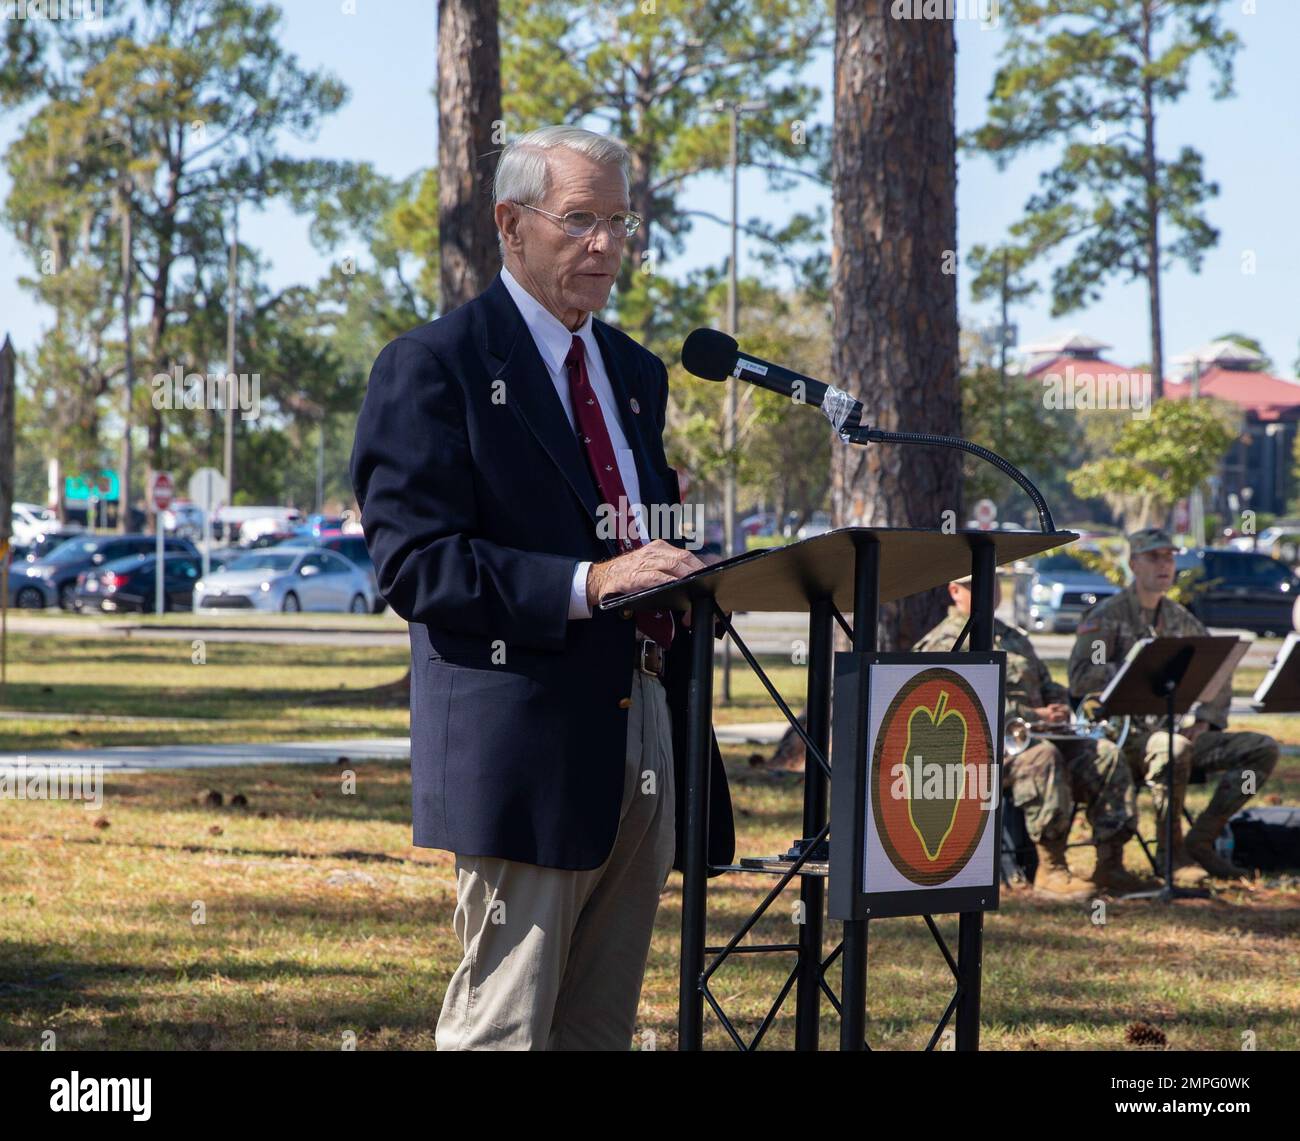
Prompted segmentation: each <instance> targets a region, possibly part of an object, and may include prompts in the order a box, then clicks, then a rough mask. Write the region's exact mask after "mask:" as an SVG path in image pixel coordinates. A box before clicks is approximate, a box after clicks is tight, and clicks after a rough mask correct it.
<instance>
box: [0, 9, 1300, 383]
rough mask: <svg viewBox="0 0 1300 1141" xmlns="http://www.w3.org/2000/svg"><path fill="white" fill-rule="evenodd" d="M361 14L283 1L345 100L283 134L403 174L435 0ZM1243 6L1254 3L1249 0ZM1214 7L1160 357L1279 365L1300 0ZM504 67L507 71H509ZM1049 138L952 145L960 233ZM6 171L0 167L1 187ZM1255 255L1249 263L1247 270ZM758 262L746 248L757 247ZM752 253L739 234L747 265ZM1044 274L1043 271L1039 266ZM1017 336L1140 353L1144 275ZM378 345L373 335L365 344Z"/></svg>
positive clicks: (1174, 144) (42, 317)
mask: <svg viewBox="0 0 1300 1141" xmlns="http://www.w3.org/2000/svg"><path fill="white" fill-rule="evenodd" d="M355 5H356V8H357V13H356V14H355V15H345V14H343V12H342V9H343V7H344V5H343V3H342V0H282V4H281V7H282V9H283V12H284V17H285V20H284V39H285V43H286V45H287V47H288V48H289V49H290V50H291V51H293V52H294V53H296V54H297V55H298V57H299V58H300V60H301V61H302V62H303V63H304V64H305V65H308V66H313V67H324V68H327V69H329V70H331V71H333V72H334V73H335V74H337V75H338V76H339V77H340V78H341V79H342V80H343V81H344V82H345V83H346V84H347V86H348V87H349V88H350V90H351V99H350V101H349V102H348V104H347V105H346V106H345V107H344V108H343V110H342V111H341V112H339V113H338V114H337V115H335V116H333V117H331V118H330V119H329V120H328V121H327V122H326V123H325V124H324V125H323V126H322V128H321V130H320V133H319V136H318V137H317V138H316V139H315V140H312V141H307V142H300V141H298V140H290V141H289V142H288V149H290V150H292V151H293V152H295V153H302V154H319V155H322V156H332V157H341V158H350V159H356V160H362V159H365V160H369V161H371V162H373V163H374V164H375V165H376V166H377V167H378V168H379V169H380V170H382V171H384V172H385V173H387V174H390V175H393V176H402V175H406V174H408V173H410V172H411V171H413V170H415V169H417V168H419V167H422V166H426V165H429V164H430V163H432V162H433V161H434V158H435V156H436V129H437V123H436V114H435V108H434V104H433V99H432V95H431V89H432V87H433V83H434V68H435V48H434V37H435V15H434V14H435V11H436V4H435V2H434V0H355ZM1252 7H1253V8H1254V9H1255V11H1254V12H1253V14H1251V13H1248V12H1246V11H1243V9H1250V8H1252ZM1224 14H1225V18H1226V21H1227V23H1228V24H1229V26H1231V27H1232V28H1233V29H1234V30H1235V31H1236V32H1237V33H1238V35H1239V36H1240V37H1241V39H1242V41H1243V45H1242V49H1241V51H1240V52H1239V53H1238V56H1237V67H1236V94H1235V95H1234V97H1233V98H1231V99H1228V100H1226V101H1222V102H1216V101H1215V100H1213V99H1212V98H1211V97H1210V93H1209V88H1210V82H1209V72H1208V70H1207V69H1206V68H1205V67H1204V66H1203V65H1202V66H1200V67H1199V68H1198V70H1197V71H1196V72H1195V73H1194V80H1193V85H1192V90H1191V91H1189V93H1188V94H1187V95H1186V96H1185V97H1184V99H1183V101H1182V102H1181V103H1180V104H1178V105H1177V106H1175V107H1172V108H1167V109H1166V110H1165V111H1164V112H1163V116H1162V119H1161V121H1160V125H1159V127H1158V131H1159V136H1158V137H1159V146H1160V149H1161V152H1162V154H1164V155H1171V154H1172V153H1174V152H1175V150H1176V149H1177V148H1179V147H1181V146H1183V145H1188V144H1190V145H1194V146H1195V147H1197V148H1198V149H1199V150H1200V151H1201V152H1202V154H1203V155H1204V157H1205V168H1206V171H1207V173H1208V175H1209V177H1210V178H1212V179H1213V180H1215V181H1217V182H1218V183H1219V185H1220V195H1219V197H1218V198H1216V199H1214V200H1212V201H1211V203H1210V206H1209V218H1210V221H1211V223H1212V224H1213V225H1214V226H1216V227H1217V228H1218V229H1219V230H1220V239H1219V244H1218V246H1217V247H1216V248H1215V249H1214V250H1213V251H1211V252H1210V253H1209V254H1208V256H1207V257H1206V260H1205V263H1204V266H1203V268H1202V270H1201V272H1200V274H1193V273H1191V272H1190V271H1188V270H1186V269H1184V268H1182V267H1177V268H1174V269H1172V270H1170V271H1169V272H1168V273H1167V274H1166V276H1165V281H1164V322H1165V346H1166V364H1167V365H1168V363H1169V358H1170V357H1172V356H1174V355H1176V354H1178V353H1180V352H1182V351H1184V350H1186V349H1188V348H1191V347H1193V346H1195V345H1199V344H1202V343H1204V342H1205V341H1206V340H1208V339H1209V338H1210V337H1211V336H1214V335H1217V334H1219V333H1223V332H1226V331H1228V330H1239V331H1242V332H1245V333H1248V334H1251V335H1254V336H1256V337H1258V338H1260V340H1261V341H1262V342H1263V344H1264V348H1265V350H1266V352H1268V353H1269V354H1270V355H1271V356H1272V357H1273V359H1274V371H1275V372H1277V373H1279V374H1280V375H1284V376H1293V375H1294V367H1293V366H1294V362H1295V360H1296V357H1297V355H1300V227H1298V226H1297V224H1296V212H1297V211H1296V203H1297V194H1298V191H1300V97H1298V96H1297V90H1296V73H1295V45H1296V44H1297V43H1300V2H1297V0H1253V2H1252V0H1229V3H1227V4H1226V5H1225V8H1224ZM1002 39H1003V36H1002V33H1001V31H999V30H997V29H991V30H986V29H982V28H981V26H980V25H979V24H978V23H976V22H974V21H967V20H959V21H958V30H957V43H958V52H957V120H958V128H959V129H960V130H965V129H967V128H970V127H973V126H975V125H977V124H978V123H979V122H980V121H982V118H983V115H984V108H985V99H986V97H987V94H988V91H989V87H990V83H991V79H992V76H993V72H994V70H995V67H996V62H997V52H998V49H999V47H1000V45H1001V43H1002ZM806 78H807V79H808V80H809V81H811V82H814V83H816V84H818V85H819V86H820V87H821V88H822V90H823V92H824V95H825V98H824V101H823V107H822V118H823V120H824V121H829V120H830V117H831V108H830V101H829V100H830V87H831V62H830V58H829V53H827V55H826V56H824V57H823V58H820V59H819V60H817V61H816V62H815V63H814V65H813V66H812V67H810V68H809V70H808V72H807V73H806ZM506 79H507V82H509V77H508V76H507V77H506ZM17 127H18V124H17V122H16V116H14V115H9V116H8V117H6V118H4V119H0V147H3V146H7V145H8V143H9V142H10V141H11V140H12V138H13V137H14V135H15V133H16V130H17ZM1049 159H1050V154H1049V153H1048V152H1046V151H1042V152H1035V153H1031V154H1029V155H1027V156H1025V157H1024V158H1022V159H1020V160H1017V162H1015V163H1014V164H1013V165H1012V166H1010V167H1009V168H1008V169H1007V170H1006V171H1003V172H999V171H998V170H997V169H996V167H995V166H994V165H993V163H992V162H990V161H988V160H985V159H981V158H972V157H967V156H963V157H962V158H961V159H960V165H959V170H958V202H957V205H958V248H959V250H960V251H962V252H963V253H964V251H965V250H968V249H969V248H970V247H971V245H973V244H975V243H977V242H986V243H987V242H996V241H998V240H999V239H1000V238H1001V237H1002V236H1003V235H1004V234H1005V232H1006V228H1007V226H1008V225H1009V224H1010V223H1011V222H1013V221H1014V220H1015V219H1016V217H1017V216H1018V214H1019V212H1020V210H1021V208H1022V207H1023V205H1024V203H1025V201H1026V199H1027V198H1028V197H1029V195H1030V194H1032V193H1033V191H1034V189H1035V187H1036V185H1037V177H1038V173H1039V171H1040V170H1042V169H1043V168H1044V166H1045V164H1046V163H1047V162H1048V161H1049ZM7 190H8V184H7V181H6V180H5V179H4V176H3V175H0V194H3V193H7ZM725 200H726V199H725V181H724V180H723V179H721V178H701V179H698V180H697V181H696V182H695V183H693V184H692V185H691V186H690V188H689V191H688V193H687V194H686V196H685V197H684V199H683V202H684V205H686V206H687V207H693V206H694V207H700V208H705V209H713V210H717V209H719V205H718V204H719V202H724V203H725ZM819 200H820V201H823V202H825V203H826V204H827V205H829V193H828V192H823V191H821V190H819V189H818V188H816V187H814V186H813V185H812V184H810V183H809V184H806V185H804V186H801V187H800V188H799V189H798V190H796V191H794V192H791V193H789V194H775V193H771V192H769V191H768V190H767V189H766V186H765V181H764V179H763V177H762V176H761V175H759V174H756V173H747V174H742V179H741V215H742V217H750V216H752V215H754V214H758V215H761V216H762V217H764V218H765V219H767V220H768V221H770V222H774V223H776V222H780V221H782V220H783V219H784V218H786V217H787V216H788V215H789V214H790V213H792V212H793V211H795V210H797V209H807V208H809V207H810V206H811V205H812V204H814V203H815V202H817V201H819ZM240 228H241V237H243V238H245V239H246V240H249V241H251V242H253V243H254V244H256V245H257V246H259V247H260V248H261V250H262V252H263V255H264V256H265V257H267V258H269V259H270V262H271V270H270V275H269V279H270V284H271V285H272V287H281V286H283V285H286V284H288V283H291V282H295V281H311V280H314V279H315V277H316V276H317V275H318V274H319V273H320V272H322V270H323V269H324V261H323V259H322V258H321V257H320V256H319V255H317V254H316V253H315V251H314V250H313V249H312V248H311V246H310V244H309V243H308V241H307V233H306V231H307V220H306V219H305V218H299V217H296V216H295V215H293V214H292V213H291V212H290V211H288V210H287V209H285V208H282V207H280V206H276V205H274V204H273V205H271V206H269V207H267V208H266V209H264V210H262V211H261V212H258V213H247V212H246V213H245V214H244V215H243V216H241V220H240ZM727 241H728V239H727V232H726V230H725V229H724V228H723V227H720V226H717V225H715V224H713V223H711V222H707V221H704V220H702V219H697V220H696V227H695V231H694V236H693V238H692V240H691V242H690V243H689V250H688V251H687V252H686V254H684V255H683V256H682V257H681V258H679V259H676V260H675V261H673V262H670V263H660V266H661V269H662V271H663V272H667V273H670V274H674V273H678V272H685V271H686V270H688V269H691V268H695V267H697V266H699V265H703V264H707V263H714V264H720V263H721V262H722V261H723V259H724V257H725V256H726V252H727ZM1252 254H1253V258H1254V262H1255V267H1256V268H1255V272H1254V273H1253V274H1245V273H1243V272H1242V264H1243V259H1244V258H1247V257H1248V256H1250V255H1252ZM750 264H751V266H752V262H751V263H750ZM744 270H745V255H744V252H743V249H742V272H744ZM26 272H28V267H27V266H26V264H25V263H24V262H23V259H22V258H21V257H20V255H19V252H18V249H17V247H16V246H15V244H14V243H13V241H12V239H11V238H10V237H9V235H8V234H7V233H3V232H0V334H3V333H4V332H5V331H8V332H9V333H11V335H13V337H14V340H15V342H16V344H17V346H18V347H19V348H20V349H26V348H29V347H30V346H31V345H32V343H33V341H34V339H35V336H36V333H37V330H38V329H39V328H40V327H42V326H43V325H45V324H46V323H47V322H48V314H47V313H45V312H44V311H43V310H41V309H40V307H38V306H36V305H35V304H34V303H33V302H32V301H31V299H30V297H29V296H28V295H27V294H26V293H25V292H24V291H23V290H21V289H20V288H19V286H18V284H17V278H18V276H19V275H20V273H26ZM958 280H959V305H960V313H961V318H962V320H963V322H964V323H972V324H973V323H977V322H979V321H981V320H983V319H985V318H988V317H990V316H992V315H993V313H994V309H993V307H992V306H991V305H987V304H986V305H975V304H974V303H972V302H971V301H970V295H969V275H968V274H965V273H963V274H962V275H961V276H960V277H959V279H958ZM1040 280H1042V281H1044V282H1045V281H1046V271H1045V270H1044V271H1043V272H1042V276H1041V277H1040ZM1012 319H1013V320H1014V321H1015V322H1016V323H1017V324H1018V326H1019V329H1020V333H1021V339H1022V341H1024V342H1029V341H1034V340H1039V339H1042V338H1044V337H1046V336H1050V335H1052V334H1053V333H1059V332H1063V331H1065V330H1068V329H1071V328H1081V329H1084V330H1086V331H1088V332H1090V333H1092V334H1093V335H1095V336H1098V337H1100V338H1101V339H1103V340H1104V341H1107V342H1109V343H1110V344H1112V345H1113V346H1114V347H1113V349H1112V350H1111V351H1110V352H1109V353H1108V355H1109V356H1111V357H1112V358H1113V359H1116V360H1118V361H1120V362H1122V363H1134V362H1137V361H1141V360H1145V359H1147V356H1148V350H1147V345H1148V332H1147V322H1146V291H1145V288H1144V287H1143V286H1142V285H1141V283H1132V284H1121V283H1120V282H1118V281H1115V282H1112V283H1110V284H1109V285H1107V287H1106V291H1105V295H1104V297H1103V298H1102V299H1101V300H1100V301H1099V302H1097V303H1096V304H1094V305H1092V306H1091V307H1089V308H1088V309H1085V310H1081V311H1078V312H1075V313H1072V314H1068V315H1066V316H1064V317H1061V318H1053V317H1051V316H1050V313H1049V308H1048V301H1047V299H1046V297H1044V296H1038V297H1035V298H1033V299H1031V300H1030V301H1029V302H1027V303H1026V304H1024V305H1023V306H1021V307H1020V308H1019V309H1018V310H1016V311H1014V312H1013V314H1012ZM379 347H380V346H376V351H377V350H378V349H379Z"/></svg>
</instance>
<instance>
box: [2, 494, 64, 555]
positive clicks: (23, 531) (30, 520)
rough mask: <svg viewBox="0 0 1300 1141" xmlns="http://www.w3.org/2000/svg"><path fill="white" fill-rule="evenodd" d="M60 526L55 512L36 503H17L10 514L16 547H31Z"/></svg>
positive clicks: (11, 532) (10, 523) (12, 537)
mask: <svg viewBox="0 0 1300 1141" xmlns="http://www.w3.org/2000/svg"><path fill="white" fill-rule="evenodd" d="M58 525H59V519H58V516H57V515H55V514H54V512H53V511H51V510H49V508H47V507H38V506H37V505H36V504H35V503H15V504H14V505H13V510H12V511H11V512H10V514H9V534H10V536H11V539H12V542H13V545H14V546H16V547H30V546H31V545H32V544H33V543H34V542H36V540H37V539H39V538H40V537H41V536H42V535H44V534H47V533H48V532H50V531H53V530H56V529H57V528H58Z"/></svg>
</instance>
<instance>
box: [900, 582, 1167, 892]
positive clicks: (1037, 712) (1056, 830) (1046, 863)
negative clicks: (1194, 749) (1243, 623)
mask: <svg viewBox="0 0 1300 1141" xmlns="http://www.w3.org/2000/svg"><path fill="white" fill-rule="evenodd" d="M948 593H949V595H950V596H951V597H952V606H950V607H949V609H948V617H947V618H945V619H944V620H943V622H941V623H940V624H939V625H938V626H936V627H935V628H934V629H933V630H931V631H930V632H929V633H928V634H926V635H925V636H924V637H923V638H922V639H921V640H920V641H919V642H917V643H916V645H915V646H913V647H912V649H913V650H918V651H941V650H951V649H952V647H953V644H954V643H955V642H956V640H957V638H958V636H959V635H960V634H961V631H962V627H963V626H965V624H966V620H967V618H968V617H969V615H970V597H971V592H970V576H969V575H968V576H967V577H965V578H962V579H958V580H957V581H956V582H951V583H949V584H948ZM993 648H994V649H995V650H1003V651H1005V652H1006V655H1007V680H1006V703H1007V705H1006V715H1007V717H1008V718H1011V717H1021V718H1024V720H1026V721H1047V722H1053V721H1060V722H1064V721H1067V720H1069V717H1070V707H1069V706H1068V705H1067V704H1066V699H1067V698H1068V696H1069V695H1068V693H1067V692H1066V689H1065V687H1064V686H1062V685H1060V684H1059V683H1057V682H1055V681H1053V680H1052V675H1051V674H1050V673H1049V672H1048V669H1047V667H1046V666H1045V665H1044V664H1043V662H1042V661H1041V660H1040V659H1039V657H1038V655H1037V654H1036V653H1035V652H1034V647H1033V646H1032V645H1031V644H1030V641H1029V636H1028V635H1027V634H1026V633H1025V632H1024V631H1023V630H1021V629H1019V628H1017V627H1015V626H1008V625H1007V624H1006V623H1005V622H1003V621H1002V620H1001V619H999V618H994V620H993ZM1002 788H1003V791H1009V792H1010V793H1011V800H1012V803H1013V804H1015V805H1016V806H1017V807H1018V808H1021V809H1023V810H1024V813H1025V827H1026V829H1027V830H1028V832H1029V836H1030V838H1031V839H1032V840H1033V841H1034V846H1035V847H1036V848H1037V850H1038V871H1037V873H1036V874H1035V876H1034V887H1035V888H1036V889H1037V890H1039V891H1041V892H1046V893H1050V894H1051V895H1053V896H1056V897H1058V898H1059V897H1066V898H1078V899H1082V898H1085V897H1086V896H1088V895H1090V894H1092V893H1094V892H1096V891H1100V890H1109V891H1116V892H1128V891H1138V890H1141V889H1142V888H1145V887H1147V886H1149V884H1148V883H1147V882H1146V881H1144V880H1141V879H1139V878H1138V877H1136V876H1133V875H1131V874H1130V873H1129V872H1127V871H1125V870H1124V862H1123V850H1124V845H1125V843H1126V842H1127V841H1128V839H1129V837H1130V836H1132V835H1133V834H1134V832H1135V831H1136V830H1137V797H1136V792H1135V789H1134V786H1133V777H1132V775H1131V773H1130V772H1129V769H1128V766H1127V765H1125V764H1124V763H1123V760H1122V758H1121V757H1120V752H1119V749H1118V748H1117V747H1116V746H1115V744H1114V742H1112V741H1104V740H1103V741H1096V742H1094V741H1077V742H1076V741H1071V742H1067V743H1066V745H1065V749H1064V751H1063V750H1062V749H1061V748H1060V747H1058V745H1057V744H1056V742H1054V741H1047V740H1043V741H1037V742H1035V743H1034V744H1032V745H1030V746H1029V747H1028V748H1027V749H1025V750H1024V752H1022V753H1019V754H1017V755H1016V756H1014V757H1007V758H1004V763H1003V766H1002ZM1076 801H1079V802H1082V803H1083V804H1084V805H1085V806H1086V809H1087V814H1088V823H1089V824H1091V825H1092V837H1093V842H1094V843H1095V844H1096V846H1097V866H1096V869H1095V870H1094V871H1093V874H1092V878H1091V879H1090V880H1087V879H1082V878H1080V877H1076V876H1075V875H1073V874H1072V873H1071V872H1070V868H1069V864H1068V863H1067V862H1066V859H1065V848H1066V844H1067V842H1068V840H1069V832H1070V821H1071V820H1072V819H1073V816H1074V805H1075V802H1076Z"/></svg>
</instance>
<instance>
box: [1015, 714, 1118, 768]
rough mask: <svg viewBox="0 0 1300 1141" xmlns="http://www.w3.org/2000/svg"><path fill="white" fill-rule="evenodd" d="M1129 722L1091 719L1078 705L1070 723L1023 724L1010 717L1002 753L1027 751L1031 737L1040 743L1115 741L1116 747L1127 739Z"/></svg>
mask: <svg viewBox="0 0 1300 1141" xmlns="http://www.w3.org/2000/svg"><path fill="white" fill-rule="evenodd" d="M1130 724H1131V722H1130V719H1129V717H1128V715H1127V714H1126V715H1125V716H1123V717H1111V718H1109V719H1106V718H1091V717H1088V716H1087V715H1086V714H1085V713H1084V706H1083V705H1080V707H1079V709H1078V710H1077V711H1076V712H1075V714H1074V717H1073V718H1072V719H1071V720H1069V721H1026V720H1025V719H1024V718H1023V717H1013V718H1011V720H1009V721H1008V722H1007V723H1006V725H1005V726H1004V727H1003V731H1002V752H1003V754H1004V755H1005V756H1008V757H1014V756H1016V755H1017V754H1018V753H1023V752H1024V751H1025V750H1026V749H1027V748H1029V743H1030V741H1031V740H1033V739H1034V738H1037V739H1038V740H1040V741H1114V742H1115V745H1116V746H1117V747H1119V748H1123V747H1124V742H1125V741H1126V740H1127V739H1128V731H1129V727H1130Z"/></svg>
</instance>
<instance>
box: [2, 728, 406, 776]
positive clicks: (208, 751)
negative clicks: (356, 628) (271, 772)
mask: <svg viewBox="0 0 1300 1141" xmlns="http://www.w3.org/2000/svg"><path fill="white" fill-rule="evenodd" d="M410 756H411V742H410V740H409V739H408V738H406V737H357V738H352V739H343V740H337V741H276V742H271V743H267V744H253V745H234V744H232V745H123V746H119V747H115V748H111V749H38V750H35V751H33V752H30V753H0V767H2V766H9V765H18V764H24V763H25V764H26V765H27V767H28V768H35V767H47V766H48V767H54V766H57V767H59V768H67V767H81V768H89V767H91V766H93V765H103V767H104V768H105V769H106V770H112V771H113V772H115V773H144V772H154V771H157V770H162V769H207V768H222V767H226V766H229V765H265V764H279V765H333V764H339V763H340V762H342V761H345V760H346V761H347V762H352V761H402V760H409V759H410Z"/></svg>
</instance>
